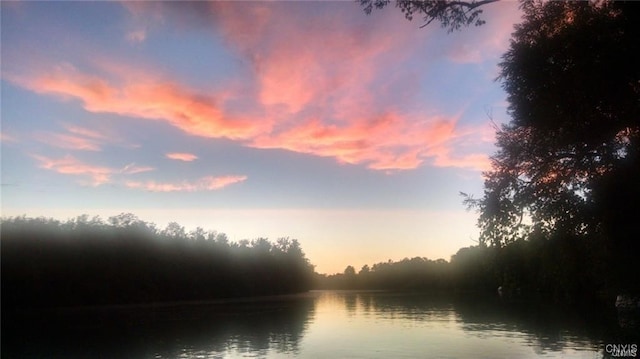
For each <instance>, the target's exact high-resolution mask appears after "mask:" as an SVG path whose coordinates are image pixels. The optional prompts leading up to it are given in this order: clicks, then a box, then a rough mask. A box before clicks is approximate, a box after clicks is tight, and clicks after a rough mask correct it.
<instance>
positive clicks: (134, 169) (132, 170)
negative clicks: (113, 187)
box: [118, 163, 155, 174]
mask: <svg viewBox="0 0 640 359" xmlns="http://www.w3.org/2000/svg"><path fill="white" fill-rule="evenodd" d="M154 170H155V168H154V167H150V166H137V165H136V164H135V163H130V164H128V165H126V166H124V167H123V168H122V169H121V170H120V171H118V172H119V173H124V174H136V173H142V172H149V171H154Z"/></svg>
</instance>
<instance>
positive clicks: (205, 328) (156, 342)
mask: <svg viewBox="0 0 640 359" xmlns="http://www.w3.org/2000/svg"><path fill="white" fill-rule="evenodd" d="M609 314H610V313H604V312H596V311H594V312H593V313H591V315H585V314H584V313H580V312H574V311H572V310H570V309H567V308H566V307H565V308H560V307H554V306H550V305H549V306H548V305H541V304H532V303H529V304H527V303H519V304H517V303H507V302H503V301H501V300H500V299H499V298H493V297H490V298H482V297H477V296H474V297H460V296H457V297H450V296H437V295H425V294H409V293H391V292H353V291H312V292H310V293H305V294H297V295H285V296H273V297H261V298H252V299H234V300H221V301H215V302H191V303H166V304H156V305H130V306H96V307H76V308H65V309H55V310H54V309H49V310H40V311H38V312H34V311H29V312H24V313H13V314H12V315H13V317H11V318H4V317H3V343H2V357H3V358H42V357H48V358H87V357H109V358H115V357H121V358H125V357H126V358H240V357H268V358H294V357H296V358H338V357H350V358H390V357H393V358H403V357H404V358H416V357H445V358H499V357H502V358H506V357H510V358H514V357H518V358H521V357H540V358H566V357H571V358H576V357H577V358H602V357H610V356H609V354H607V353H605V346H606V344H611V343H615V344H622V342H625V343H626V341H630V344H631V343H637V341H638V337H637V332H636V333H634V332H630V331H626V330H624V329H622V328H620V326H619V325H618V324H619V323H618V321H617V320H616V318H615V316H613V317H612V316H611V315H609ZM5 319H6V320H5Z"/></svg>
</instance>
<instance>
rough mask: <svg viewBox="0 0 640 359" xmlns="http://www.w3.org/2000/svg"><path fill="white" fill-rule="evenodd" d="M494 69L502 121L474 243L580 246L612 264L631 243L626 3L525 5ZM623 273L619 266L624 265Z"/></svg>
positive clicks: (634, 36) (631, 89) (636, 102)
mask: <svg viewBox="0 0 640 359" xmlns="http://www.w3.org/2000/svg"><path fill="white" fill-rule="evenodd" d="M521 6H522V9H523V12H524V16H523V19H524V20H523V22H522V23H521V24H519V25H517V26H516V30H515V32H514V34H513V37H512V40H511V45H510V48H509V50H508V51H507V52H506V54H505V55H504V56H503V61H502V63H501V64H500V67H501V72H500V76H499V81H501V82H502V85H503V88H504V89H505V91H506V93H507V97H508V102H509V108H508V111H509V114H510V116H511V121H510V122H509V123H507V124H505V125H503V126H501V127H500V128H499V129H498V131H497V147H498V150H497V152H496V153H495V154H494V156H493V157H492V169H491V170H490V171H488V172H486V173H485V192H484V195H483V197H481V198H480V199H473V198H471V197H469V196H467V198H466V200H465V202H466V203H467V204H469V205H471V206H476V208H477V209H478V210H479V212H480V218H479V226H480V228H481V231H482V233H481V242H482V243H485V244H488V245H494V246H497V247H500V246H503V245H505V244H508V243H510V242H513V241H516V240H519V239H535V238H542V239H567V238H573V239H576V238H577V239H581V240H582V239H589V240H592V241H594V242H598V241H600V242H601V243H604V247H603V248H604V249H605V250H606V251H609V252H610V253H611V254H612V255H614V256H618V259H617V260H616V261H617V262H633V261H631V258H628V253H629V252H630V250H631V249H632V248H633V244H634V240H635V239H634V237H637V235H638V234H640V233H639V231H638V229H637V226H635V224H634V216H635V215H634V213H636V212H637V210H636V207H637V206H638V204H639V203H640V190H639V189H638V186H637V184H638V183H640V164H639V163H638V158H639V155H640V146H639V142H640V72H639V69H640V68H639V65H638V64H640V55H639V54H640V51H639V50H640V49H639V46H640V42H638V38H639V37H638V36H639V35H640V34H639V28H640V21H639V20H640V19H638V11H635V10H636V9H635V8H634V5H633V4H629V3H625V2H609V1H591V2H582V1H581V2H573V1H569V2H564V1H534V0H529V1H523V2H522V4H521ZM627 266H628V265H627Z"/></svg>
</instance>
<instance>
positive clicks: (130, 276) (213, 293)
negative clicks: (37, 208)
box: [1, 214, 313, 308]
mask: <svg viewBox="0 0 640 359" xmlns="http://www.w3.org/2000/svg"><path fill="white" fill-rule="evenodd" d="M1 235H2V237H1V238H2V242H1V243H2V304H3V306H4V307H5V308H7V307H11V306H15V305H53V306H57V305H87V304H120V303H139V302H159V301H174V300H206V299H213V298H221V297H234V296H249V295H271V294H281V293H290V292H299V291H306V290H308V289H309V287H310V285H311V279H312V274H313V266H311V265H310V264H309V261H308V260H307V259H306V258H305V255H304V252H303V251H302V249H301V248H300V244H299V243H298V241H297V240H295V239H293V240H291V239H288V238H280V239H278V240H277V242H276V243H271V242H270V241H268V240H267V239H264V238H258V239H255V240H253V241H251V242H249V241H247V242H244V243H234V242H229V241H228V240H227V237H226V236H225V235H224V234H221V233H216V232H205V231H204V230H202V229H201V228H198V229H196V230H194V231H192V232H190V233H186V232H185V230H184V228H183V227H181V226H180V225H178V224H177V223H171V224H169V225H168V226H167V228H166V229H164V230H158V229H157V228H155V226H154V225H152V224H148V223H146V222H143V221H141V220H139V219H138V218H137V217H135V216H134V215H131V214H123V215H120V216H115V217H111V218H110V219H109V221H108V223H104V222H103V221H102V220H101V219H100V218H99V217H94V218H93V219H91V220H89V219H88V216H80V217H78V218H76V219H73V220H70V221H67V222H59V221H55V220H52V219H46V218H26V217H15V218H8V219H3V220H2V228H1Z"/></svg>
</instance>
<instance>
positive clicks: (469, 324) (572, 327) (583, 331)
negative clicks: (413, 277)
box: [454, 296, 620, 354]
mask: <svg viewBox="0 0 640 359" xmlns="http://www.w3.org/2000/svg"><path fill="white" fill-rule="evenodd" d="M454 308H455V311H456V314H457V316H458V321H459V324H460V326H461V328H462V330H464V331H465V332H468V333H469V334H472V335H476V336H479V337H484V336H487V337H489V336H495V335H496V333H500V332H502V333H504V335H509V334H510V333H514V332H520V333H523V334H525V336H526V338H529V339H530V340H531V345H532V346H533V347H534V349H535V351H536V353H538V354H542V353H545V352H547V351H554V352H555V351H562V350H565V349H570V348H571V347H572V346H575V347H593V348H597V349H601V348H602V343H606V342H607V341H613V342H616V341H617V340H619V339H618V338H619V337H618V336H619V334H620V332H619V330H618V328H617V326H616V325H615V321H614V320H612V317H611V316H610V312H609V311H608V309H607V308H603V307H601V306H597V305H593V306H586V305H585V306H584V307H580V308H578V307H568V306H561V305H558V304H553V303H547V302H544V301H527V302H519V303H505V302H503V301H501V300H499V299H498V298H495V297H486V298H482V297H480V298H479V297H477V296H474V297H473V298H461V297H457V298H456V299H455V300H454Z"/></svg>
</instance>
